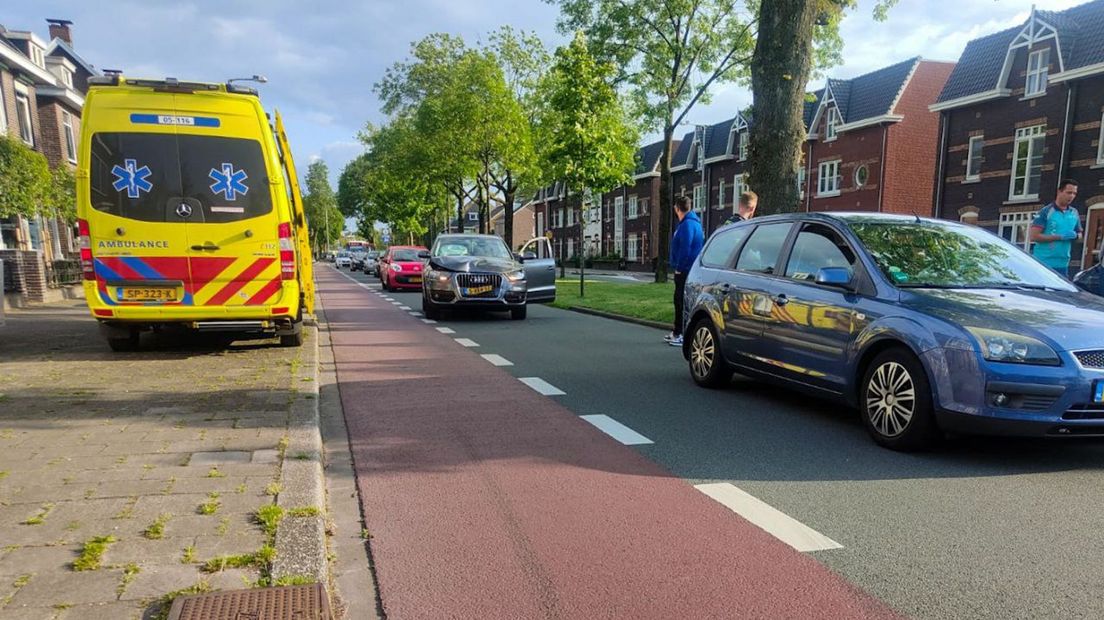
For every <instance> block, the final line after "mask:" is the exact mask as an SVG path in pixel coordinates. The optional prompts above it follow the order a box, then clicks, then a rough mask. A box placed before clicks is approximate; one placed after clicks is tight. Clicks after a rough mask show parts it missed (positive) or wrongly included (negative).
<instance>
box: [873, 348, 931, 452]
mask: <svg viewBox="0 0 1104 620" xmlns="http://www.w3.org/2000/svg"><path fill="white" fill-rule="evenodd" d="M860 407H861V411H862V417H863V424H864V425H865V426H866V430H867V432H869V433H870V436H871V437H873V439H874V442H875V443H877V444H878V445H880V446H883V447H885V448H889V449H891V450H901V451H905V452H908V451H912V450H922V449H924V448H928V447H930V446H931V445H932V444H934V443H935V442H936V440H937V439H938V438H939V428H938V427H937V426H936V423H935V415H934V413H933V411H932V394H931V386H930V384H929V383H928V376H927V373H925V372H924V367H923V366H922V365H921V364H920V360H918V359H916V356H915V355H913V354H912V353H911V352H910V351H907V350H905V349H903V348H895V349H889V350H888V351H884V352H882V353H880V354H879V355H878V356H877V357H875V358H874V361H873V362H871V363H870V366H868V367H867V369H866V375H865V376H864V377H863V382H862V392H861V393H860Z"/></svg>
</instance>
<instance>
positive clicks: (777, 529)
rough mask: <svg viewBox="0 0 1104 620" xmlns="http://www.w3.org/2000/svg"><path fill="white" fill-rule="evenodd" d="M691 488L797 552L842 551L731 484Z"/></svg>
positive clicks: (813, 531)
mask: <svg viewBox="0 0 1104 620" xmlns="http://www.w3.org/2000/svg"><path fill="white" fill-rule="evenodd" d="M694 488H695V489H697V490H699V491H701V492H702V493H705V494H706V495H708V496H709V497H712V498H713V499H715V500H717V501H718V502H720V503H721V504H722V505H724V506H725V507H727V508H728V509H729V510H731V511H732V512H735V513H736V514H738V515H740V516H741V517H743V518H745V519H747V520H748V521H751V522H752V523H753V524H755V525H757V526H759V528H761V529H762V530H763V531H765V532H767V533H768V534H770V535H772V536H774V537H775V538H777V539H778V540H781V541H782V542H784V543H786V544H787V545H789V546H791V547H793V548H794V549H797V550H798V551H824V550H827V549H843V545H841V544H839V543H838V542H836V541H834V540H832V539H831V538H828V537H827V536H825V535H824V534H821V533H820V532H818V531H816V530H814V529H812V528H811V527H809V526H807V525H805V524H804V523H802V522H800V521H798V520H797V519H794V518H793V517H791V516H789V515H788V514H786V513H784V512H782V511H781V510H778V509H777V508H775V507H773V506H771V505H770V504H767V503H766V502H764V501H762V500H760V499H758V498H756V497H754V496H753V495H751V494H750V493H748V492H747V491H744V490H743V489H741V488H740V487H738V486H736V485H734V484H731V483H728V482H715V483H710V484H698V485H694Z"/></svg>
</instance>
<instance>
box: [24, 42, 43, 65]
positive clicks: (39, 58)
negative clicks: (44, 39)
mask: <svg viewBox="0 0 1104 620" xmlns="http://www.w3.org/2000/svg"><path fill="white" fill-rule="evenodd" d="M28 47H29V48H30V50H31V62H33V63H34V64H35V65H36V66H39V67H42V68H43V69H45V68H46V57H45V56H44V55H43V54H42V48H41V47H39V46H37V45H35V44H34V43H31V44H30V45H29V46H28Z"/></svg>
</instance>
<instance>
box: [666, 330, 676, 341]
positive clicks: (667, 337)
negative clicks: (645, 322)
mask: <svg viewBox="0 0 1104 620" xmlns="http://www.w3.org/2000/svg"><path fill="white" fill-rule="evenodd" d="M675 338H678V334H676V333H675V332H671V333H669V334H664V335H663V342H671V341H672V340H674V339H675Z"/></svg>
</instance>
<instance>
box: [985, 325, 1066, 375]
mask: <svg viewBox="0 0 1104 620" xmlns="http://www.w3.org/2000/svg"><path fill="white" fill-rule="evenodd" d="M966 330H967V331H969V332H970V333H971V334H973V335H974V338H977V341H978V344H980V345H981V356H982V357H984V358H985V359H987V360H989V361H991V362H1009V363H1013V364H1037V365H1040V366H1059V365H1061V363H1062V362H1061V360H1059V359H1058V354H1057V353H1055V352H1054V349H1052V348H1050V347H1049V346H1047V345H1046V344H1044V343H1042V342H1041V341H1039V340H1037V339H1035V338H1032V337H1030V336H1023V335H1020V334H1013V333H1011V332H1004V331H1000V330H996V329H986V328H984V327H967V328H966Z"/></svg>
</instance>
